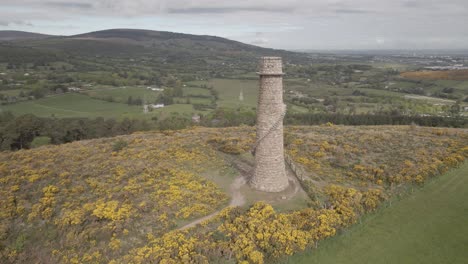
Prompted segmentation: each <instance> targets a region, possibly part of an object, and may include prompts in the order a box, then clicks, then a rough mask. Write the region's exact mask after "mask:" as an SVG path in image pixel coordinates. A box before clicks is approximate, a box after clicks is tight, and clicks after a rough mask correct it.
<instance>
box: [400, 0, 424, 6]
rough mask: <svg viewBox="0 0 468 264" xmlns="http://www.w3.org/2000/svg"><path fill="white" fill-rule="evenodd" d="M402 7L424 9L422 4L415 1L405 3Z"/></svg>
mask: <svg viewBox="0 0 468 264" xmlns="http://www.w3.org/2000/svg"><path fill="white" fill-rule="evenodd" d="M402 5H403V6H404V7H408V8H419V7H423V5H422V3H421V2H419V1H415V0H409V1H403V3H402Z"/></svg>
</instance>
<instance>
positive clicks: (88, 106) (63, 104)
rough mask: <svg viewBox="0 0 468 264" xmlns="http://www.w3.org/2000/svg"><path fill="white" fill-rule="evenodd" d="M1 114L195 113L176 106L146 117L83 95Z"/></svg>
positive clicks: (133, 115)
mask: <svg viewBox="0 0 468 264" xmlns="http://www.w3.org/2000/svg"><path fill="white" fill-rule="evenodd" d="M0 111H4V112H6V111H11V112H12V113H13V114H15V115H22V114H34V115H36V116H41V117H51V116H55V117H61V118H62V117H89V118H95V117H104V118H117V119H123V118H126V117H127V118H142V119H151V118H152V117H153V116H161V115H167V114H170V113H173V112H177V113H179V114H182V115H188V116H190V115H191V114H192V113H195V112H200V111H194V110H193V107H192V105H187V104H173V105H169V106H166V107H164V108H161V109H155V110H154V111H152V112H149V113H147V114H143V108H142V107H141V106H129V105H127V104H124V103H116V102H112V103H111V102H106V101H102V100H97V99H93V98H91V97H89V96H86V95H82V94H64V95H58V96H51V97H47V98H42V99H39V100H33V101H26V102H22V103H17V104H11V105H2V106H0Z"/></svg>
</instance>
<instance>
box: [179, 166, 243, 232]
mask: <svg viewBox="0 0 468 264" xmlns="http://www.w3.org/2000/svg"><path fill="white" fill-rule="evenodd" d="M246 183H247V181H246V179H245V178H244V176H242V175H238V176H237V178H236V179H235V180H234V181H233V182H232V183H231V185H230V187H229V195H230V196H231V201H230V202H229V204H228V205H227V206H226V207H224V208H222V209H220V210H218V211H216V212H213V213H211V214H209V215H207V216H204V217H202V218H199V219H197V220H194V221H192V222H190V223H188V224H186V225H184V226H182V227H180V228H178V229H177V230H184V229H187V228H191V227H194V226H196V225H198V224H200V223H201V222H203V221H205V220H208V219H211V218H212V217H215V216H216V215H217V214H219V212H221V211H222V210H224V209H226V208H227V207H234V206H242V205H244V204H245V197H244V195H242V193H241V192H240V188H241V187H242V186H243V185H245V184H246Z"/></svg>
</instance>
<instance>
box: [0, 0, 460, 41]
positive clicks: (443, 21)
mask: <svg viewBox="0 0 468 264" xmlns="http://www.w3.org/2000/svg"><path fill="white" fill-rule="evenodd" d="M110 28H140V29H151V30H164V31H174V32H182V33H190V34H203V35H216V36H221V37H226V38H229V39H234V40H238V41H242V42H245V43H250V44H255V45H259V46H264V47H272V48H284V49H467V48H468V0H288V1H276V0H229V1H226V0H197V1H193V0H171V1H157V0H69V1H66V0H0V30H24V31H32V32H40V33H48V34H60V35H71V34H77V33H84V32H89V31H96V30H102V29H110Z"/></svg>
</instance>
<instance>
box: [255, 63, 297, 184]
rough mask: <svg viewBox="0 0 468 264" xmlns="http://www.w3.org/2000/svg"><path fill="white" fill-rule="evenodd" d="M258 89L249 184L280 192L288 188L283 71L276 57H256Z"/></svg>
mask: <svg viewBox="0 0 468 264" xmlns="http://www.w3.org/2000/svg"><path fill="white" fill-rule="evenodd" d="M258 74H259V75H260V92H259V95H258V104H257V140H256V143H255V146H254V155H255V169H254V173H253V176H252V179H251V180H250V185H251V186H252V187H253V188H254V189H257V190H260V191H265V192H280V191H283V190H284V189H286V188H287V187H288V184H289V182H288V178H287V177H286V169H285V164H284V149H283V118H284V115H285V114H286V105H285V104H284V103H283V70H282V61H281V58H280V57H262V58H261V59H260V67H259V72H258Z"/></svg>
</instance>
